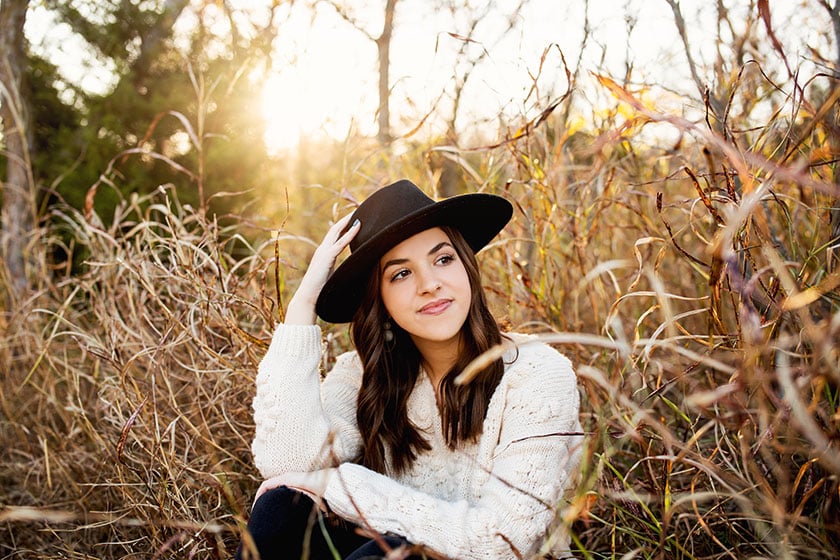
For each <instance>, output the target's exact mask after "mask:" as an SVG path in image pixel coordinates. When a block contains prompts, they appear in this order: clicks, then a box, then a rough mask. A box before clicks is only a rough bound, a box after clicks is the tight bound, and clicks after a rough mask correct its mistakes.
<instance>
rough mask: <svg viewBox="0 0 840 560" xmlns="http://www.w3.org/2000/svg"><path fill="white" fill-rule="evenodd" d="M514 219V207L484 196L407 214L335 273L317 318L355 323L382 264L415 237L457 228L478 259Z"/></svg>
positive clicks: (319, 302)
mask: <svg viewBox="0 0 840 560" xmlns="http://www.w3.org/2000/svg"><path fill="white" fill-rule="evenodd" d="M512 215H513V207H512V206H511V204H510V202H508V201H507V200H505V199H504V198H502V197H500V196H496V195H492V194H485V193H474V194H464V195H459V196H453V197H451V198H447V199H445V200H442V201H440V202H436V203H434V204H432V205H430V206H427V207H425V208H422V209H420V210H418V211H416V212H413V213H411V214H408V215H406V216H404V217H403V218H401V219H400V220H397V221H395V222H394V223H392V224H390V225H389V226H388V227H387V228H385V229H383V230H382V231H380V232H378V233H377V234H376V235H374V236H372V237H371V238H370V239H368V240H367V241H366V242H365V243H364V244H363V245H360V246H359V247H357V248H356V249H355V250H354V251H353V252H352V253H351V254H350V256H348V257H347V258H346V259H345V260H344V262H342V263H341V264H340V265H339V266H338V267H337V268H336V269H335V271H334V272H333V273H332V275H331V276H330V277H329V279H328V280H327V282H326V284H325V285H324V287H323V289H322V290H321V293H320V294H319V296H318V300H317V302H316V305H315V312H316V313H317V314H318V316H319V317H320V318H321V319H323V320H324V321H327V322H329V323H347V322H349V321H352V320H353V315H354V314H355V313H356V310H357V309H358V308H359V305H360V303H361V301H362V298H363V296H364V293H365V286H366V283H367V281H368V278H369V277H370V274H371V272H372V271H373V270H374V269H375V268H377V267H378V264H379V259H380V258H382V255H384V254H385V253H387V252H388V251H389V250H390V249H391V248H392V247H394V246H396V245H398V244H399V243H401V242H403V241H405V240H406V239H408V238H409V237H411V236H412V235H415V234H417V233H420V232H421V231H425V230H427V229H430V228H433V227H440V226H450V227H454V228H455V229H457V230H458V231H460V232H461V235H463V236H464V239H465V240H466V242H467V243H468V244H469V245H470V247H471V248H472V250H473V251H474V252H476V253H477V252H478V251H480V250H481V249H482V248H484V246H485V245H487V244H488V243H489V242H490V240H491V239H493V238H494V237H495V236H496V235H497V234H498V233H499V232H500V231H501V230H502V228H504V227H505V225H506V224H507V223H508V221H510V218H511V216H512ZM351 222H352V220H351Z"/></svg>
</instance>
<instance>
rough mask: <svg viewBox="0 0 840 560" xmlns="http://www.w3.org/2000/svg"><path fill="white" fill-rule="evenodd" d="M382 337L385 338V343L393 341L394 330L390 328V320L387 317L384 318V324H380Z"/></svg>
mask: <svg viewBox="0 0 840 560" xmlns="http://www.w3.org/2000/svg"><path fill="white" fill-rule="evenodd" d="M382 337H383V338H384V339H385V343H386V344H390V343H391V342H393V341H394V331H392V330H391V321H389V320H388V319H385V324H384V325H382Z"/></svg>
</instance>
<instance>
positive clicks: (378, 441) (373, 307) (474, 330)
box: [352, 227, 504, 473]
mask: <svg viewBox="0 0 840 560" xmlns="http://www.w3.org/2000/svg"><path fill="white" fill-rule="evenodd" d="M441 229H443V231H444V232H445V233H446V235H447V236H448V237H449V239H450V241H451V242H452V246H453V247H454V248H455V252H456V253H457V254H458V257H459V258H460V259H461V262H462V263H463V265H464V268H465V269H466V271H467V276H468V278H469V282H470V289H471V292H472V300H471V303H470V308H469V312H468V314H467V319H466V321H464V325H463V326H462V327H461V341H462V344H461V349H462V352H461V355H460V356H459V357H458V360H457V362H456V363H455V365H454V366H453V367H452V369H451V370H450V371H449V372H448V373H447V374H446V375H445V376H444V377H443V379H442V380H441V384H440V408H441V422H442V424H443V426H442V428H443V435H444V438H445V440H446V443H447V445H448V446H449V447H450V448H455V447H456V446H457V445H458V444H459V443H461V442H465V441H472V440H475V439H477V438H478V436H479V435H481V431H482V424H483V422H484V417H485V416H486V414H487V407H488V406H489V404H490V399H491V398H492V396H493V392H494V391H495V390H496V386H497V385H498V384H499V381H500V380H501V378H502V375H503V374H504V364H503V363H502V361H501V360H496V361H494V362H493V363H491V364H490V365H489V366H487V367H486V368H485V369H484V371H482V372H481V373H479V374H478V375H477V376H476V377H475V378H474V380H473V381H472V382H470V383H468V384H466V385H455V383H454V380H455V377H456V376H457V375H458V374H459V373H460V372H461V371H462V370H463V369H464V367H466V365H467V364H469V363H470V362H471V361H472V360H473V359H475V358H476V357H478V356H479V355H480V354H481V353H482V352H484V351H486V350H488V349H490V348H491V347H493V346H495V345H497V344H499V343H500V342H501V340H502V334H501V331H500V330H499V326H498V324H497V323H496V320H495V319H494V317H493V315H492V314H491V313H490V310H489V309H488V308H487V301H486V299H485V297H484V292H483V290H482V288H481V276H480V273H479V270H478V263H477V262H476V259H475V254H474V253H473V251H472V248H471V247H470V246H469V244H468V243H467V242H466V241H465V240H464V238H463V236H462V235H461V233H460V232H459V231H458V230H456V229H454V228H450V227H442V228H441ZM380 283H381V274H380V271H379V266H378V265H377V266H376V267H374V270H373V271H372V272H371V276H370V279H369V281H368V284H367V290H366V292H365V296H364V299H363V300H362V304H361V306H360V307H359V310H358V311H357V312H356V314H355V316H354V317H353V322H352V335H353V343H354V344H355V346H356V351H357V352H358V354H359V358H360V359H361V361H362V365H363V368H364V373H363V376H362V387H361V389H360V391H359V398H358V403H357V408H356V420H357V422H358V425H359V431H360V432H361V435H362V452H361V457H360V459H359V462H360V463H361V464H362V465H364V466H366V467H368V468H370V469H372V470H375V471H377V472H381V473H385V471H386V466H387V465H388V458H390V464H391V466H392V467H393V470H394V471H395V473H401V472H404V471H405V470H406V469H407V468H409V467H410V466H411V464H412V463H413V462H414V460H415V459H416V458H417V456H418V455H419V454H421V453H423V452H424V451H427V450H429V449H430V446H429V442H428V441H426V439H425V438H424V437H423V436H422V435H421V434H420V432H419V430H418V429H417V427H416V426H414V425H413V424H412V423H411V421H410V420H409V418H408V406H407V405H408V397H409V396H410V395H411V392H412V390H413V389H414V386H415V384H416V382H417V378H418V376H419V374H420V363H421V359H422V357H421V355H420V352H419V350H417V347H416V346H415V345H414V342H413V341H412V340H411V337H410V336H409V334H408V333H407V332H406V331H404V330H403V329H401V328H399V326H397V325H396V324H394V322H393V321H391V330H392V331H393V333H394V339H393V340H392V341H390V342H386V341H385V338H384V331H383V325H384V324H385V321H387V320H388V312H387V311H386V309H385V305H384V303H382V298H381V297H380V293H379V291H380V285H381V284H380Z"/></svg>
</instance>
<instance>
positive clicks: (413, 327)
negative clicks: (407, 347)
mask: <svg viewBox="0 0 840 560" xmlns="http://www.w3.org/2000/svg"><path fill="white" fill-rule="evenodd" d="M379 270H380V274H381V280H382V281H381V284H380V286H381V289H380V295H381V296H382V302H383V303H384V304H385V309H386V310H387V311H388V313H389V314H390V315H391V317H392V319H393V320H394V321H395V322H396V323H397V324H398V325H399V326H400V327H401V328H403V329H404V330H405V331H406V332H408V334H409V335H411V338H412V339H414V342H415V344H417V345H418V347H419V346H421V345H422V344H423V343H424V342H434V343H440V342H447V343H449V342H457V341H458V335H459V333H460V331H461V326H463V324H464V321H466V319H467V314H468V313H469V309H470V303H471V300H472V291H471V290H470V281H469V277H468V276H467V271H466V269H465V268H464V264H463V263H462V262H461V258H460V257H459V256H458V253H457V252H456V251H455V247H453V246H452V242H451V241H450V240H449V237H448V236H447V235H446V233H445V232H444V231H443V230H442V229H440V228H432V229H427V230H425V231H422V232H420V233H418V234H416V235H414V236H412V237H409V238H408V239H406V240H405V241H403V242H402V243H400V244H399V245H397V246H395V247H394V248H393V249H391V250H390V251H388V252H387V253H385V255H383V257H382V258H381V259H380V261H379Z"/></svg>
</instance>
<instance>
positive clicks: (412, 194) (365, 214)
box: [350, 179, 435, 252]
mask: <svg viewBox="0 0 840 560" xmlns="http://www.w3.org/2000/svg"><path fill="white" fill-rule="evenodd" d="M434 203H435V201H434V200H432V199H431V198H429V197H428V196H427V195H426V193H424V192H423V191H421V190H420V188H419V187H417V186H416V185H415V184H414V183H412V182H411V181H408V180H405V179H403V180H402V181H398V182H396V183H394V184H392V185H388V186H387V187H383V188H381V189H379V190H378V191H376V192H374V193H373V194H372V195H370V196H369V197H368V198H367V199H365V201H364V202H362V204H361V205H359V207H358V208H357V209H356V211H355V212H354V213H353V218H352V219H351V220H350V223H351V224H352V223H353V222H354V221H355V220H356V219H358V220H359V221H360V222H361V228H360V229H359V233H357V234H356V237H354V238H353V240H352V241H351V242H350V251H351V252H352V251H355V250H356V249H358V248H359V247H361V246H363V245H364V244H365V243H366V242H367V241H368V240H369V239H371V238H373V237H374V236H376V235H377V234H378V233H380V232H382V231H384V230H386V229H388V228H389V227H390V226H391V225H393V224H395V223H397V222H399V221H400V220H401V219H403V218H404V217H406V216H408V215H410V214H413V213H414V212H417V211H418V210H421V209H423V208H426V207H427V206H432V205H433V204H434Z"/></svg>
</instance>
